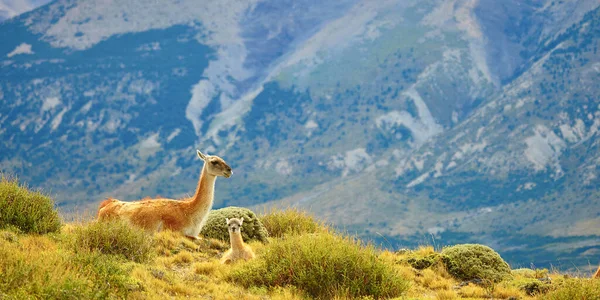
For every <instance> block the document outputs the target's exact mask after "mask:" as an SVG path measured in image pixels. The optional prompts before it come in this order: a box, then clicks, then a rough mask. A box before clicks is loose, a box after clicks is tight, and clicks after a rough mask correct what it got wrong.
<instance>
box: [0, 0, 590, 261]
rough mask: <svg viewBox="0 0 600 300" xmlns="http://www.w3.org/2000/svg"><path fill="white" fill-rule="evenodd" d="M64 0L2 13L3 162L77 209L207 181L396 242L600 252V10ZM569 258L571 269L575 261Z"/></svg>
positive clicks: (531, 5)
mask: <svg viewBox="0 0 600 300" xmlns="http://www.w3.org/2000/svg"><path fill="white" fill-rule="evenodd" d="M330 2H331V3H329V2H328V3H322V2H319V1H310V0H305V1H236V0H229V1H210V2H209V1H204V2H203V3H198V2H197V1H185V0H184V1H162V2H160V3H156V2H149V1H141V0H135V1H132V0H130V1H112V2H111V3H110V4H107V3H105V2H104V1H91V0H89V1H75V0H71V1H57V2H53V3H51V4H49V5H47V6H44V7H42V8H40V9H37V10H35V11H33V12H30V13H27V14H24V15H22V16H19V17H17V18H14V19H11V20H8V21H7V22H5V23H2V24H0V39H1V40H2V41H3V43H1V44H0V57H1V58H0V70H1V72H0V78H1V80H0V101H1V103H2V106H1V108H0V124H1V125H0V126H1V127H0V136H1V137H2V141H3V143H2V144H1V145H0V166H1V168H2V170H3V171H4V172H9V173H14V174H17V175H18V176H19V177H20V178H21V180H23V181H27V182H29V183H30V184H31V185H33V186H39V187H41V188H43V189H45V190H47V191H49V192H50V193H51V194H53V195H54V196H55V198H56V199H57V201H58V203H59V205H60V207H61V208H62V209H63V210H64V211H69V210H72V209H75V210H78V211H82V210H90V211H91V212H93V211H94V210H95V207H96V205H97V204H98V202H99V201H100V200H102V199H103V198H104V197H107V196H113V197H117V198H120V199H123V200H134V199H136V198H140V197H144V196H148V195H151V196H152V195H157V194H160V195H162V196H168V197H173V198H177V197H184V196H186V195H189V194H193V192H194V189H195V184H196V181H197V176H198V174H199V172H200V169H201V166H202V164H201V162H200V161H198V160H197V159H196V158H195V151H194V149H195V148H200V149H202V150H204V151H207V152H209V153H211V154H217V155H220V156H222V157H224V158H225V160H226V161H227V162H228V163H230V165H232V166H233V167H234V169H235V171H234V176H233V177H232V178H230V179H219V180H218V181H217V192H216V203H215V205H216V206H217V207H222V206H226V205H236V206H253V207H255V208H260V207H262V206H263V205H281V206H287V205H292V206H299V207H302V208H306V209H309V210H311V211H312V212H314V213H315V214H316V215H318V216H320V217H322V218H325V219H327V220H329V221H331V222H333V223H334V224H336V225H337V226H338V227H340V228H343V229H345V230H349V231H352V232H356V233H357V234H359V235H361V236H362V237H365V238H370V239H372V240H374V241H376V242H381V243H382V244H383V245H384V246H389V247H400V246H407V245H414V244H423V243H426V244H431V243H434V244H436V245H438V246H443V245H446V244H450V243H456V242H481V243H486V244H489V245H491V246H493V247H494V248H495V249H498V250H500V252H501V253H502V254H503V255H504V256H505V257H507V258H508V260H509V261H511V262H512V263H513V264H521V265H524V266H528V265H529V263H535V264H538V265H544V266H547V265H548V264H550V263H552V264H554V265H560V262H563V263H564V268H570V267H572V266H573V265H587V262H588V261H594V259H595V260H597V259H598V256H599V255H600V251H599V250H600V232H599V231H598V228H600V203H599V202H598V196H599V187H600V184H599V179H598V171H599V170H598V167H597V165H598V163H600V152H599V151H598V150H599V149H598V148H599V141H598V138H597V136H598V134H597V131H598V129H599V126H600V102H599V101H598V96H599V95H600V89H599V88H598V84H597V82H600V81H599V79H600V78H599V77H600V55H599V54H598V53H597V48H598V45H599V43H600V42H599V38H600V9H599V6H600V3H598V1H596V0H579V1H543V0H526V1H517V0H514V1H513V0H511V1H493V0H479V1H477V0H453V1H442V0H427V1H416V0H415V1H392V0H389V1H376V2H374V1H358V0H345V1H330ZM557 262H559V263H557Z"/></svg>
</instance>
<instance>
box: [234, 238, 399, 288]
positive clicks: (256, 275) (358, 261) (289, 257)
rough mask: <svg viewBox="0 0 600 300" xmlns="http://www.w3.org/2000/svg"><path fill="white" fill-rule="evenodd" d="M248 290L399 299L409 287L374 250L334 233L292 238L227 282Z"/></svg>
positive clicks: (273, 245) (241, 268)
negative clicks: (284, 289)
mask: <svg viewBox="0 0 600 300" xmlns="http://www.w3.org/2000/svg"><path fill="white" fill-rule="evenodd" d="M229 278H230V280H231V281H232V282H235V283H238V284H241V285H243V286H244V287H247V288H248V287H259V288H260V287H268V288H273V287H278V286H283V287H286V286H294V287H296V288H298V289H300V290H302V291H304V292H306V293H307V294H308V295H310V296H312V297H315V298H322V299H332V298H334V297H360V296H372V297H375V298H390V297H396V296H400V295H401V294H402V292H404V291H405V290H406V289H407V288H408V282H407V281H406V280H405V279H403V278H402V277H401V276H400V275H399V274H398V273H397V272H396V270H395V269H394V268H393V267H392V266H390V265H386V264H385V263H384V262H383V261H381V260H380V259H379V258H378V255H377V251H376V249H375V248H373V247H372V246H364V245H361V244H360V242H358V241H355V240H353V239H351V238H349V237H344V236H340V235H337V234H335V233H327V232H324V233H318V234H308V235H296V236H290V237H288V238H285V239H280V240H277V241H274V242H273V243H272V244H271V245H270V246H269V251H267V252H264V253H262V255H261V256H260V257H259V258H258V259H256V260H254V261H251V262H250V263H247V264H245V265H243V266H240V267H239V268H237V269H236V270H234V271H233V272H232V273H231V276H230V277H229Z"/></svg>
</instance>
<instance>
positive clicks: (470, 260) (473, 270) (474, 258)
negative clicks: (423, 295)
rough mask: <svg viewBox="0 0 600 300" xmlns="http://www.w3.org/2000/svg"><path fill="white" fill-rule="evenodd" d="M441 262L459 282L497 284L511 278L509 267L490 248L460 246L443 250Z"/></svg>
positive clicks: (472, 245) (473, 245)
mask: <svg viewBox="0 0 600 300" xmlns="http://www.w3.org/2000/svg"><path fill="white" fill-rule="evenodd" d="M442 260H443V262H444V264H445V265H446V268H447V269H448V272H449V273H450V274H452V276H454V277H456V278H457V279H460V280H473V279H480V280H482V281H483V282H484V283H486V284H491V283H497V282H500V281H502V280H503V279H506V278H509V277H510V276H511V273H510V267H509V266H508V264H507V263H506V262H505V261H504V259H502V257H500V254H498V253H497V252H496V251H494V250H493V249H492V248H490V247H488V246H484V245H479V244H462V245H455V246H451V247H447V248H444V250H442Z"/></svg>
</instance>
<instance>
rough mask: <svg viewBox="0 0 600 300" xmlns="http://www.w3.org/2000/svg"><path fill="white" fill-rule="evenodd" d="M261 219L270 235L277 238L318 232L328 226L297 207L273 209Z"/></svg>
mask: <svg viewBox="0 0 600 300" xmlns="http://www.w3.org/2000/svg"><path fill="white" fill-rule="evenodd" d="M260 220H261V222H262V224H263V225H264V226H265V228H266V229H267V231H268V232H269V235H270V236H271V237H275V238H282V237H283V236H285V235H294V234H306V233H316V232H318V231H319V230H321V229H323V228H325V227H326V226H325V225H324V224H322V223H319V222H317V221H316V220H315V218H314V217H312V216H311V215H309V214H308V213H306V212H305V211H301V210H298V209H297V208H287V209H285V210H277V209H271V210H270V211H268V212H265V213H263V214H262V215H261V216H260Z"/></svg>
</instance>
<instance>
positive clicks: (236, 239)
mask: <svg viewBox="0 0 600 300" xmlns="http://www.w3.org/2000/svg"><path fill="white" fill-rule="evenodd" d="M229 242H230V243H231V249H233V250H242V249H244V240H243V239H242V234H241V233H240V232H229Z"/></svg>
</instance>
